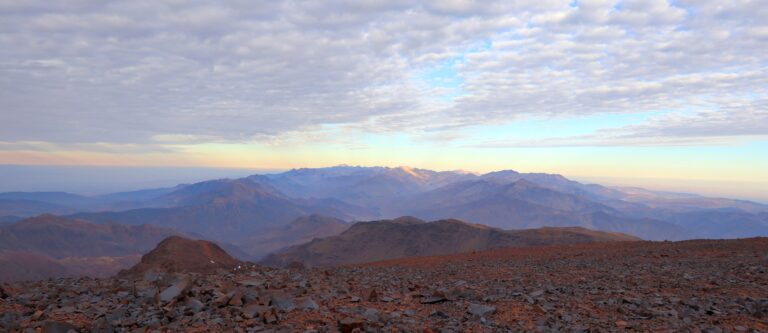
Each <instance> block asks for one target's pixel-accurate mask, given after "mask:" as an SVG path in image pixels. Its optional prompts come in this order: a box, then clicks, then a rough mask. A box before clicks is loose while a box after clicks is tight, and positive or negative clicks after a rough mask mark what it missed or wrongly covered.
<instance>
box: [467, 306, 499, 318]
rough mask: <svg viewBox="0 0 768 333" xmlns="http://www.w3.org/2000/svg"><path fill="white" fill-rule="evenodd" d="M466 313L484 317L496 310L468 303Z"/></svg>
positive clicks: (491, 307)
mask: <svg viewBox="0 0 768 333" xmlns="http://www.w3.org/2000/svg"><path fill="white" fill-rule="evenodd" d="M467 312H469V313H470V314H473V315H475V316H479V317H485V315H487V314H493V313H495V312H496V308H495V307H493V306H489V305H482V304H476V303H470V304H469V307H468V308H467Z"/></svg>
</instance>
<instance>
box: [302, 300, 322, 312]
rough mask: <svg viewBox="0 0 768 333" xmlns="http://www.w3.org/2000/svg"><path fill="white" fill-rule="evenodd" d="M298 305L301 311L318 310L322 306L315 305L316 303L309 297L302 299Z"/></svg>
mask: <svg viewBox="0 0 768 333" xmlns="http://www.w3.org/2000/svg"><path fill="white" fill-rule="evenodd" d="M298 304H299V305H298V307H299V309H302V310H317V309H319V308H320V306H319V305H317V303H315V301H314V300H312V299H311V298H309V297H306V298H302V299H300V300H299V301H298Z"/></svg>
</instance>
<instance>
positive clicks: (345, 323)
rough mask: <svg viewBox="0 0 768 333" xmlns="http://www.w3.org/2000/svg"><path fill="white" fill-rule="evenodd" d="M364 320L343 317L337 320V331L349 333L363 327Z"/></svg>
mask: <svg viewBox="0 0 768 333" xmlns="http://www.w3.org/2000/svg"><path fill="white" fill-rule="evenodd" d="M364 326H365V321H364V320H363V319H360V318H344V319H342V320H339V331H341V333H351V332H352V331H354V330H355V329H361V330H362V329H363V327H364Z"/></svg>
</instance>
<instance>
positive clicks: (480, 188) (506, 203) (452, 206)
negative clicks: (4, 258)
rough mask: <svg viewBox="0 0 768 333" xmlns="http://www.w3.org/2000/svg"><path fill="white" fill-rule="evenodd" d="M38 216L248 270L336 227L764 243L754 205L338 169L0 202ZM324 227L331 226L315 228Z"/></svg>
mask: <svg viewBox="0 0 768 333" xmlns="http://www.w3.org/2000/svg"><path fill="white" fill-rule="evenodd" d="M42 213H51V214H56V215H61V216H66V217H67V218H71V219H77V220H84V221H88V222H90V223H95V224H112V225H123V226H126V227H127V226H138V225H151V226H155V227H158V228H162V229H164V230H165V229H167V230H172V231H173V232H177V233H183V234H188V235H193V237H197V238H205V239H209V240H213V241H216V242H217V243H219V244H222V246H223V247H224V248H225V249H227V250H228V251H229V250H231V251H232V252H234V253H239V255H237V256H238V257H243V256H248V257H250V258H257V257H260V256H263V255H265V254H266V253H268V252H270V251H274V250H277V249H281V248H285V247H288V246H293V245H297V244H300V243H301V242H306V241H310V240H311V239H312V238H314V237H325V236H331V235H335V234H338V233H340V232H342V231H344V230H345V229H346V227H345V226H344V225H343V224H342V223H343V222H355V221H370V220H381V219H392V218H396V217H398V216H403V215H410V216H415V217H417V218H420V219H425V220H440V219H452V218H457V219H461V220H464V221H468V222H471V223H479V224H483V225H487V226H490V227H494V228H500V229H523V228H539V227H584V228H588V229H594V230H600V231H609V232H621V233H626V234H630V235H633V236H637V237H640V238H643V239H648V240H680V239H690V238H734V237H752V236H767V235H768V206H766V205H763V204H759V203H755V202H750V201H743V200H733V199H721V198H708V197H703V196H698V195H693V194H681V193H669V192H656V191H649V190H644V189H639V188H617V187H605V186H601V185H597V184H582V183H579V182H576V181H572V180H569V179H567V178H565V177H563V176H561V175H553V174H543V173H519V172H515V171H511V170H504V171H498V172H491V173H487V174H483V175H476V174H472V173H466V172H452V171H443V172H437V171H431V170H424V169H413V168H406V167H400V168H386V167H353V166H338V167H330V168H318V169H294V170H290V171H287V172H283V173H278V174H263V175H253V176H249V177H245V178H239V179H217V180H210V181H204V182H199V183H195V184H181V185H178V186H174V187H169V188H160V189H146V190H139V191H132V192H121V193H114V194H107V195H100V196H92V197H88V196H81V195H76V194H69V193H60V192H8V193H0V226H9V225H13V224H14V223H20V222H18V221H20V220H21V219H23V218H26V217H30V216H35V215H38V214H42ZM313 214H315V216H320V215H322V216H324V218H317V217H316V218H309V219H308V220H305V221H304V222H305V223H303V225H302V223H301V219H302V218H304V217H306V216H310V215H313ZM297 219H299V220H298V221H299V222H296V221H297ZM305 219H306V218H305ZM329 219H335V220H333V221H334V222H332V223H326V222H329V221H331V220H329ZM227 244H237V247H232V246H230V245H227ZM228 246H229V247H228ZM238 247H239V248H241V249H243V250H244V251H245V252H246V253H241V252H239V250H238V249H237V248H238Z"/></svg>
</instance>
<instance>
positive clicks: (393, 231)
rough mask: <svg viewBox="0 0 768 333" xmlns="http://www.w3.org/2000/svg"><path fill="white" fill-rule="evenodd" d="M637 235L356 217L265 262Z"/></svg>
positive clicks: (316, 262)
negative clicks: (338, 229)
mask: <svg viewBox="0 0 768 333" xmlns="http://www.w3.org/2000/svg"><path fill="white" fill-rule="evenodd" d="M634 240H639V239H638V238H635V237H632V236H628V235H624V234H618V233H607V232H599V231H592V230H588V229H584V228H541V229H533V230H501V229H496V228H491V227H487V226H484V225H479V224H470V223H466V222H463V221H459V220H440V221H435V222H429V223H425V222H423V221H419V220H417V219H413V218H408V219H398V220H384V221H374V222H360V223H356V224H354V225H353V226H352V227H351V228H349V230H347V231H345V232H344V233H342V234H341V235H338V236H333V237H327V238H322V239H315V240H313V241H311V242H309V243H306V244H302V245H298V246H293V247H290V248H288V249H286V250H284V251H281V252H278V253H274V254H272V255H270V256H267V257H266V258H265V259H264V260H263V261H262V262H261V263H262V264H265V265H272V266H284V265H286V264H289V263H291V262H301V263H303V264H305V265H311V266H326V265H342V264H354V263H365V262H372V261H379V260H386V259H394V258H403V257H413V256H429V255H441V254H450V253H461V252H470V251H478V250H487V249H493V248H503V247H519V246H539V245H557V244H580V243H593V242H611V241H634Z"/></svg>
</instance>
